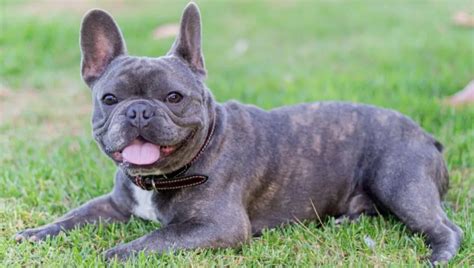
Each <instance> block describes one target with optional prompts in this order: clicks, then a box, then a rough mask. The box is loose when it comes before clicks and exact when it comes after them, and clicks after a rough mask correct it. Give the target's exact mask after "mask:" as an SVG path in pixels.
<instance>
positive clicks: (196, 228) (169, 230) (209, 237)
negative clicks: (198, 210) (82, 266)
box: [105, 220, 251, 261]
mask: <svg viewBox="0 0 474 268" xmlns="http://www.w3.org/2000/svg"><path fill="white" fill-rule="evenodd" d="M229 223H230V222H227V224H229ZM247 226H249V225H247ZM250 237H251V235H250V229H247V228H245V225H238V224H237V225H233V226H229V225H227V226H226V225H219V224H215V223H214V224H209V223H206V222H202V221H195V220H192V221H187V222H184V223H178V224H170V225H167V226H165V227H163V228H161V229H159V230H156V231H154V232H152V233H150V234H148V235H145V236H143V237H141V238H139V239H136V240H134V241H132V242H129V243H126V244H122V245H119V246H117V247H114V248H112V249H109V250H108V251H106V252H105V258H106V260H108V261H111V260H113V259H115V258H117V259H118V260H120V261H124V260H126V259H128V258H129V257H131V256H132V255H134V254H137V253H139V252H140V251H144V252H145V254H152V253H157V254H159V253H163V252H168V251H172V250H176V249H195V248H224V247H236V246H239V245H241V244H242V243H244V242H245V241H247V240H248V239H250Z"/></svg>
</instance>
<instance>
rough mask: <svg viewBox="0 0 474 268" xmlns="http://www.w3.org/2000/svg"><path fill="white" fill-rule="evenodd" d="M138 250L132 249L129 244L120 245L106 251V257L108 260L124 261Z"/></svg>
mask: <svg viewBox="0 0 474 268" xmlns="http://www.w3.org/2000/svg"><path fill="white" fill-rule="evenodd" d="M135 253H136V251H134V250H132V249H131V248H130V246H129V245H128V244H124V245H119V246H116V247H114V248H111V249H109V250H107V251H106V252H104V259H105V260H106V261H107V262H112V261H114V260H117V261H119V262H124V261H126V260H127V259H129V258H130V257H132V256H133V255H134V254H135Z"/></svg>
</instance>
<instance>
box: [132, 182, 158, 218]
mask: <svg viewBox="0 0 474 268" xmlns="http://www.w3.org/2000/svg"><path fill="white" fill-rule="evenodd" d="M132 189H133V197H134V199H135V202H136V204H135V207H134V208H133V215H135V216H138V217H140V218H142V219H146V220H152V221H161V219H162V218H163V217H162V215H161V214H160V212H159V210H158V207H157V206H156V204H155V203H154V202H153V195H154V193H155V192H154V191H145V190H142V189H140V188H139V187H138V186H136V185H132Z"/></svg>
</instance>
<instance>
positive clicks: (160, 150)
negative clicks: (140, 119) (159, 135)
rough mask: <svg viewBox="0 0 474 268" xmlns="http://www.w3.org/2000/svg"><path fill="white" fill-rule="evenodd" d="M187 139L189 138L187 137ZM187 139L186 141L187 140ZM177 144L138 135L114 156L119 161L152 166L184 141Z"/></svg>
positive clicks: (127, 163)
mask: <svg viewBox="0 0 474 268" xmlns="http://www.w3.org/2000/svg"><path fill="white" fill-rule="evenodd" d="M186 140H187V139H186ZM186 140H185V141H186ZM185 141H183V142H180V143H178V144H176V145H167V146H165V145H158V144H154V143H151V142H149V141H147V140H145V139H144V138H142V137H140V136H139V137H137V138H136V139H134V140H133V141H132V142H131V143H130V144H128V145H127V146H125V148H123V149H122V150H121V151H117V152H114V153H112V157H113V159H114V160H116V161H117V162H120V163H123V164H126V165H133V166H140V167H144V166H151V165H153V164H156V163H157V162H159V161H160V160H162V159H163V158H165V157H167V156H169V155H171V154H173V153H174V152H175V151H176V150H177V149H179V147H181V146H182V145H183V144H184V142H185Z"/></svg>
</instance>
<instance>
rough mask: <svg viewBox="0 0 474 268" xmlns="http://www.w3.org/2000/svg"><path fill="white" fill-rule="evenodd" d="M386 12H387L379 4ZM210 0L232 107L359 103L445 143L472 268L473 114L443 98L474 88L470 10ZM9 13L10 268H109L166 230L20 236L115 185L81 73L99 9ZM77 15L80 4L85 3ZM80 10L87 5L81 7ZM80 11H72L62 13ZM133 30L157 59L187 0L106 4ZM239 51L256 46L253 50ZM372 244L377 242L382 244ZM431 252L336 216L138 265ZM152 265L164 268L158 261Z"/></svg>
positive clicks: (1, 237)
mask: <svg viewBox="0 0 474 268" xmlns="http://www.w3.org/2000/svg"><path fill="white" fill-rule="evenodd" d="M380 2H381V1H380ZM380 2H379V1H350V2H329V1H325V2H316V1H305V2H288V1H276V2H274V1H272V2H270V1H267V2H253V1H246V2H238V3H232V2H221V1H202V2H201V1H198V3H199V4H200V7H201V11H202V16H203V22H204V28H203V32H204V52H205V56H206V64H207V68H208V71H209V78H208V80H207V82H208V85H209V87H210V88H211V89H212V90H213V93H214V95H215V96H216V98H217V99H218V100H219V101H225V100H228V99H238V100H239V101H242V102H247V103H253V104H257V105H259V106H262V107H264V108H272V107H276V106H281V105H287V104H294V103H298V102H307V101H316V100H329V99H338V100H348V101H354V102H365V103H371V104H375V105H379V106H383V107H388V108H393V109H396V110H399V111H401V112H403V113H405V114H407V115H409V116H411V117H412V118H414V119H415V120H416V121H417V122H419V123H420V124H421V125H422V126H423V127H424V128H425V129H427V130H428V131H430V132H431V133H433V134H434V135H435V136H436V137H437V138H438V139H439V140H441V141H442V142H443V143H444V144H445V146H446V153H445V156H446V159H447V162H448V165H449V169H450V172H451V189H450V191H449V193H448V196H447V207H448V214H449V216H450V218H451V219H453V220H454V222H456V223H457V224H459V225H460V226H461V228H462V229H463V230H464V231H465V238H464V241H463V244H462V248H461V250H460V252H459V254H458V255H457V256H456V257H455V258H454V259H453V260H452V262H450V266H453V267H454V266H456V267H458V266H466V267H467V266H471V267H472V266H473V265H474V253H473V252H474V234H473V217H474V206H473V195H474V107H473V106H471V107H465V108H460V109H453V108H447V107H445V106H443V105H442V104H441V100H442V99H443V98H444V97H445V96H448V95H450V94H453V93H454V92H456V91H457V90H459V89H460V88H462V87H463V86H464V85H465V84H467V82H468V81H470V80H471V79H473V78H474V30H473V29H464V28H458V27H456V26H453V25H452V23H451V16H452V14H453V13H454V12H455V11H457V10H458V9H466V10H468V11H469V10H470V11H473V10H474V5H473V3H472V2H470V1H389V2H387V1H384V2H383V4H382V3H380ZM68 3H70V4H68V5H69V7H61V6H60V4H59V1H43V2H40V3H38V2H33V1H31V2H30V1H20V2H16V1H2V2H0V10H1V19H0V21H1V27H0V63H1V66H0V185H1V188H0V261H1V263H2V264H1V265H2V266H4V267H6V266H8V267H10V266H55V267H63V266H103V265H104V263H103V262H102V260H101V259H100V256H101V253H102V252H103V251H105V250H106V249H108V248H110V247H113V246H114V245H116V244H118V243H122V242H127V241H131V240H133V239H135V238H137V237H140V236H142V235H144V234H146V233H147V232H149V231H151V230H153V229H155V228H157V227H158V225H157V224H154V223H150V222H145V221H141V220H139V219H134V220H132V221H131V222H130V223H128V224H116V225H109V226H99V227H93V226H87V227H86V228H84V229H81V230H75V231H73V232H71V233H69V234H68V235H60V236H59V237H57V238H54V239H51V240H48V241H46V242H45V243H41V244H38V245H36V244H30V243H23V244H16V243H15V242H14V241H13V240H12V239H11V238H12V236H13V234H14V233H15V232H17V231H20V230H22V229H24V228H27V227H34V226H39V225H41V224H44V223H48V222H50V221H52V220H53V219H55V218H56V217H58V216H60V215H61V214H63V213H65V212H66V211H68V210H70V209H71V208H74V207H77V206H78V205H80V204H81V203H84V202H85V201H87V200H89V199H90V198H92V197H95V196H98V195H101V194H104V193H106V192H108V191H109V190H110V189H111V188H112V183H113V172H114V166H113V164H112V162H111V161H109V160H107V159H106V158H105V156H103V155H102V154H101V152H100V151H99V149H98V148H97V146H96V145H95V143H94V142H93V140H92V138H91V136H90V133H91V129H90V123H89V117H90V104H89V90H88V89H87V88H86V87H85V86H84V84H83V83H82V81H81V80H80V77H79V60H80V53H79V47H78V30H79V25H80V20H81V16H82V14H83V12H84V11H85V10H86V9H88V8H92V7H94V6H93V4H91V2H85V3H82V2H81V1H68ZM71 3H72V4H71ZM74 3H75V4H74ZM64 5H66V4H64ZM98 5H99V6H102V7H104V8H106V9H108V10H110V11H111V12H112V13H113V14H114V16H115V17H116V19H117V20H118V22H119V24H120V25H121V27H122V30H123V32H124V35H125V37H126V40H127V44H128V49H129V52H130V54H135V55H148V56H154V55H156V56H159V55H162V54H164V53H165V52H166V51H167V49H168V48H169V46H170V45H171V43H172V41H173V40H172V39H166V40H153V38H152V34H151V33H152V31H153V29H154V27H156V26H157V25H159V24H162V23H169V22H176V21H177V20H178V18H179V16H180V13H181V10H182V8H183V7H184V5H185V1H178V2H174V1H173V2H171V1H161V2H160V3H155V2H154V1H146V2H140V3H135V2H132V1H121V2H120V4H112V3H111V2H99V3H98ZM237 43H240V44H247V45H248V49H247V50H246V51H245V52H243V53H238V52H236V49H235V46H236V44H237ZM366 238H370V239H372V240H373V241H374V242H375V246H374V247H369V246H368V245H367V243H366V242H364V241H365V240H366ZM428 254H429V248H428V247H426V246H425V244H424V243H423V239H422V237H420V236H418V235H415V236H414V235H412V234H411V233H410V232H409V231H408V230H406V229H405V227H404V225H402V224H400V223H399V222H398V221H397V220H396V219H393V218H363V219H362V220H361V221H360V222H358V223H355V224H344V225H342V226H335V224H334V220H333V219H329V220H327V221H324V222H323V226H321V227H318V226H317V225H316V223H315V222H305V223H304V224H298V225H292V226H287V227H285V228H280V229H275V230H269V231H267V232H265V233H264V235H263V236H262V237H260V238H256V239H254V240H253V241H252V242H251V243H250V244H248V245H245V246H243V247H242V248H240V249H224V250H197V251H182V252H178V253H176V254H168V255H163V256H151V257H144V256H140V257H139V258H138V260H135V261H134V262H130V263H129V264H130V265H133V264H135V265H136V264H144V263H145V262H147V264H148V265H150V266H153V265H155V266H156V265H167V266H201V267H204V266H241V265H243V266H249V267H254V266H257V265H258V266H259V265H267V266H322V265H323V266H334V265H341V266H387V265H390V264H398V265H405V264H408V265H410V266H417V265H425V264H426V262H425V257H426V256H427V255H428ZM150 263H151V264H150Z"/></svg>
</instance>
